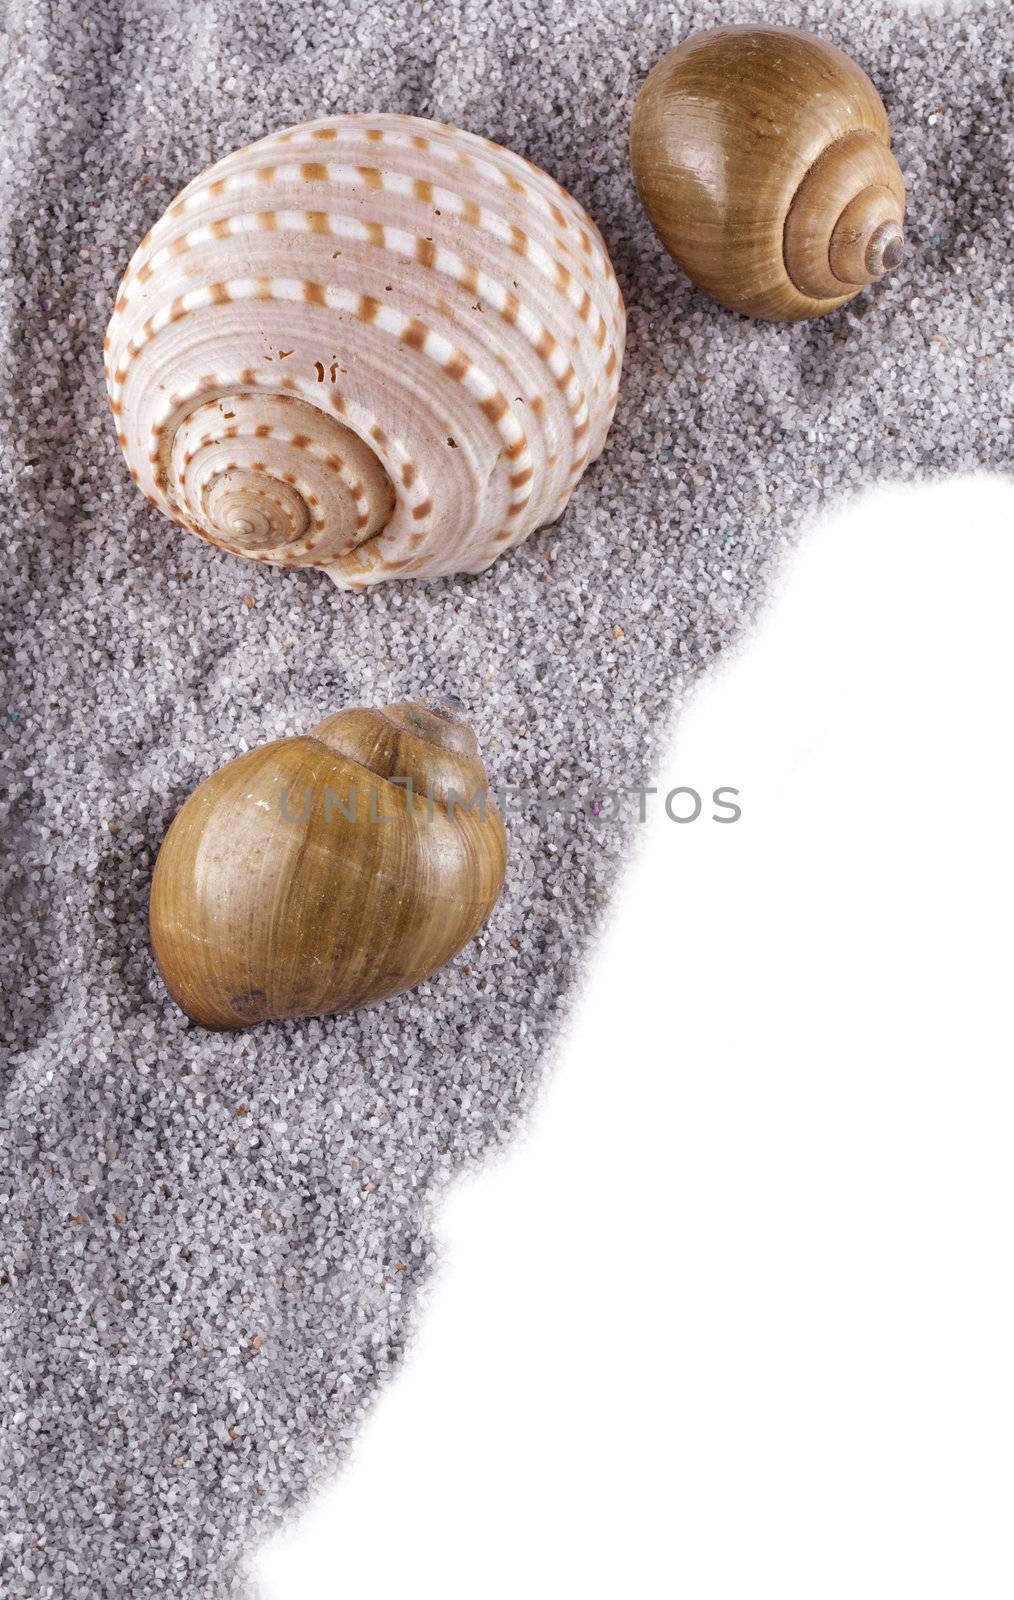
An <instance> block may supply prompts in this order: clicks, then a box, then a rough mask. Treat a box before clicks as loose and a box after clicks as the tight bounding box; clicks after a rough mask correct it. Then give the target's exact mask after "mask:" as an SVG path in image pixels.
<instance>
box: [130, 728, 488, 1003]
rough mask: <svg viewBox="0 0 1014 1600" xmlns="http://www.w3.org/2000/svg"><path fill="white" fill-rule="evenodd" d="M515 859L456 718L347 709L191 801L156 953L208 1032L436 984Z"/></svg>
mask: <svg viewBox="0 0 1014 1600" xmlns="http://www.w3.org/2000/svg"><path fill="white" fill-rule="evenodd" d="M506 862H507V839H506V834H505V832H504V826H503V822H502V821H501V819H500V813H499V812H498V810H497V808H496V805H495V803H494V801H493V798H492V796H491V794H490V792H489V785H488V782H487V779H486V773H485V769H484V767H483V764H482V760H481V758H480V756H479V747H478V744H477V742H476V738H475V735H474V733H473V732H472V730H471V728H470V727H469V726H468V724H467V723H466V722H464V721H463V720H462V719H461V718H460V717H459V716H458V715H457V713H456V712H454V711H452V710H450V709H449V708H447V707H442V706H439V705H437V706H432V705H427V704H425V703H422V702H407V703H404V704H399V705H391V706H386V707H385V708H384V709H383V710H382V711H376V710H361V709H355V710H348V711H341V712H339V713H337V715H335V716H331V717H327V718H325V720H324V721H323V722H321V723H318V725H317V726H316V727H315V728H314V729H312V731H311V732H310V733H309V734H307V735H305V736H304V737H301V738H289V739H280V740H276V741H274V742H273V743H271V744H266V745H261V746H260V747H258V748H256V749H253V750H249V751H247V752H246V754H245V755H241V756H239V757H238V758H237V759H236V760H235V761H230V762H229V764H228V765H227V766H225V767H222V768H221V769H220V770H219V771H218V772H216V773H214V774H213V775H212V776H211V777H210V778H208V779H206V780H205V782H204V783H202V784H201V785H200V786H199V787H198V788H197V789H195V790H194V792H193V794H191V796H190V797H189V799H188V800H187V801H186V802H185V804H184V805H183V808H182V810H181V811H180V812H179V814H178V815H177V817H176V818H175V820H174V822H173V823H172V825H171V827H170V829H169V831H168V833H167V834H166V837H165V839H164V841H163V844H162V848H161V850H160V851H159V856H158V860H157V862H156V864H155V875H154V879H153V881H152V889H151V905H150V926H151V940H152V947H153V949H154V952H155V958H156V960H157V962H158V965H159V968H160V970H161V973H162V976H163V978H164V979H165V983H166V987H167V988H168V990H169V992H170V994H171V995H172V997H173V999H174V1000H176V1002H177V1003H178V1004H179V1005H180V1006H181V1007H182V1009H183V1010H184V1011H185V1012H186V1013H187V1015H188V1016H189V1017H191V1018H192V1019H193V1020H194V1021H195V1022H197V1023H200V1024H201V1025H202V1026H203V1027H205V1028H214V1029H235V1028H246V1027H250V1026H251V1025H252V1024H254V1023H257V1022H263V1021H265V1020H266V1019H267V1018H271V1017H273V1018H280V1017H310V1016H324V1015H327V1014H330V1013H332V1012H338V1011H349V1010H351V1009H352V1008H353V1007H357V1006H366V1005H372V1004H373V1003H375V1002H376V1001H378V1000H384V999H387V998H388V996H390V995H394V994H398V993H400V991H401V990H403V989H408V988H411V987H412V986H413V985H414V984H417V983H421V982H422V981H423V979H424V978H427V977H429V976H430V974H431V973H433V972H435V971H436V970H437V968H438V967H441V966H443V964H444V963H445V962H446V961H449V960H450V959H451V957H452V956H453V955H455V954H456V953H457V952H458V951H459V950H460V949H461V947H462V946H463V945H464V944H467V943H468V941H469V939H471V938H472V937H473V936H474V935H475V934H476V933H478V931H479V929H480V928H481V927H482V925H483V923H484V922H485V921H486V918H487V917H488V916H489V914H490V912H491V911H492V909H493V907H494V905H495V904H496V901H497V898H498V896H499V894H500V890H501V888H502V886H503V879H504V871H505V868H506Z"/></svg>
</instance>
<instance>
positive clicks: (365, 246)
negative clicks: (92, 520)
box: [105, 115, 625, 589]
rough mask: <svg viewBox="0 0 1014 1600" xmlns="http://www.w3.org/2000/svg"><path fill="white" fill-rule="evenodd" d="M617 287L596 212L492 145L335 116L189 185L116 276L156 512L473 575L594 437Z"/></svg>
mask: <svg viewBox="0 0 1014 1600" xmlns="http://www.w3.org/2000/svg"><path fill="white" fill-rule="evenodd" d="M624 331H625V316H624V308H623V300H622V297H621V295H620V291H619V286H618V284H617V282H616V277H615V275H614V273H613V270H612V266H611V264H610V261H609V257H608V255H607V253H606V250H605V246H604V245H603V243H602V240H601V238H600V236H599V234H598V231H597V230H596V228H595V225H594V223H592V222H591V220H590V218H589V217H588V216H587V214H586V213H585V212H584V211H583V210H582V208H581V207H580V206H579V205H578V204H577V202H576V201H575V200H574V199H573V198H572V197H571V196H570V195H568V194H567V192H566V191H565V190H564V189H562V188H561V187H560V186H559V184H557V183H555V182H554V181H553V180H552V179H551V178H549V177H548V176H547V175H546V174H545V173H544V172H542V171H540V170H539V169H538V168H537V167H534V166H532V165H531V164H530V163H529V162H527V161H525V160H524V159H523V158H522V157H520V156H518V155H515V154H513V153H512V152H511V151H508V150H505V149H503V148H502V147H501V146H499V145H496V144H493V143H492V142H491V141H489V140H487V139H482V138H479V137H477V136H476V135H473V134H469V133H465V132H462V131H461V130H460V129H457V128H451V127H448V126H446V125H444V124H439V123H433V122H428V121H424V120H422V119H420V118H416V117H404V116H392V115H377V116H344V117H330V118H327V119H325V120H322V121H319V122H312V123H306V124H304V125H302V126H300V127H296V128H290V129H288V130H287V131H285V132H282V133H277V134H273V135H271V136H270V137H268V138H266V139H262V140H260V141H259V142H258V143H257V144H253V145H250V146H248V147H247V148H246V149H243V150H239V151H237V152H235V153H234V154H232V155H229V156H226V157H225V159H224V160H222V161H219V162H218V163H217V164H216V165H215V166H213V167H211V168H209V169H208V171H207V172H205V173H203V174H202V175H201V176H200V177H198V178H196V179H195V180H194V181H193V183H191V184H190V185H189V186H188V187H187V188H186V189H184V190H183V192H182V194H181V195H180V196H179V198H178V199H177V200H175V201H174V202H173V204H172V205H171V206H170V207H169V209H168V210H167V211H166V213H165V215H164V216H163V217H162V218H161V219H160V220H159V221H158V222H157V223H156V224H155V226H154V227H153V228H152V230H151V232H150V233H149V234H148V235H147V237H146V238H145V239H144V240H143V241H142V243H141V245H140V247H139V248H138V250H137V251H136V253H135V255H134V257H133V260H132V261H131V263H130V266H129V268H128V270H127V273H126V275H125V277H124V279H123V282H122V284H121V287H120V291H119V295H118V298H117V301H116V307H115V310H114V312H113V316H112V320H111V322H110V324H109V330H108V333H107V336H106V341H105V370H106V382H107V386H108V390H109V398H110V403H111V405H112V408H113V412H114V415H115V417H116V422H117V428H118V435H119V440H120V444H121V446H122V447H123V451H124V454H125V455H126V458H127V462H128V464H129V466H130V469H131V476H132V477H133V478H134V479H135V481H136V482H137V483H138V484H139V486H140V488H141V489H142V490H143V492H144V493H145V495H146V496H147V497H148V499H149V500H151V501H152V503H153V504H154V505H156V506H157V507H158V509H159V510H160V511H163V512H164V513H165V514H166V515H167V516H169V517H171V518H172V519H173V520H174V521H175V522H178V523H179V524H181V526H183V527H185V528H188V529H190V531H191V532H193V533H196V534H199V535H200V536H201V537H202V538H205V539H208V540H210V541H211V542H212V543H213V544H216V545H219V546H221V547H223V548H224V549H227V550H231V551H234V552H236V553H237V554H240V555H246V556H249V557H251V558H252V559H253V560H255V561H264V562H273V563H275V564H277V565H281V566H316V567H322V568H324V569H325V570H326V571H327V572H328V573H329V574H330V575H331V576H332V577H333V578H334V579H335V581H336V582H337V583H339V584H340V585H341V586H342V587H343V588H352V589H360V588H364V587H366V586H367V585H368V584H373V583H379V582H382V581H383V580H384V579H387V578H395V577H409V576H424V577H435V576H440V575H446V574H451V573H457V572H479V571H482V570H483V568H485V567H487V566H489V564H490V563H491V562H492V561H494V560H495V559H496V557H497V556H498V555H500V554H501V553H502V552H503V551H504V550H505V549H507V548H509V547H510V546H511V545H515V544H518V543H520V542H521V540H523V539H525V538H526V537H527V536H528V535H529V534H530V533H532V532H533V531H534V530H535V529H536V528H539V527H543V526H544V525H545V524H546V523H549V522H552V521H555V520H556V518H557V517H559V516H560V515H561V513H562V511H563V509H564V507H565V506H566V504H567V501H568V499H569V497H570V494H571V491H572V490H573V488H574V486H575V484H576V483H577V481H578V479H579V478H580V476H581V474H582V472H583V471H584V469H585V467H586V466H587V465H588V463H589V462H590V461H593V460H594V459H595V457H596V456H597V455H598V454H599V452H600V451H601V450H602V447H603V444H604V442H605V437H606V433H607V431H608V428H609V424H610V422H611V420H612V416H613V411H614V409H615V405H616V392H617V384H618V382H619V374H620V362H621V360H622V356H623V341H624Z"/></svg>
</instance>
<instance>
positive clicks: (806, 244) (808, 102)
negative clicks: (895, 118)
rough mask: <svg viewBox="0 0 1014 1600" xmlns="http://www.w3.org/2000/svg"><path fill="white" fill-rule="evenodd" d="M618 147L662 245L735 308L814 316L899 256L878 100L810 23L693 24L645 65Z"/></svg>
mask: <svg viewBox="0 0 1014 1600" xmlns="http://www.w3.org/2000/svg"><path fill="white" fill-rule="evenodd" d="M630 152H631V161H632V163H633V169H634V179H635V181H636V183H637V187H638V191H639V192H640V196H641V199H642V201H643V203H644V207H645V210H646V211H647V213H648V216H649V217H650V219H651V222H652V224H653V226H654V228H655V230H656V232H657V233H658V235H659V237H660V238H661V240H662V242H663V244H664V245H665V246H666V249H667V250H668V251H669V252H670V254H671V255H673V256H674V257H675V258H676V260H677V261H678V262H679V265H680V266H681V267H682V268H683V271H684V272H685V273H686V274H687V276H688V277H689V278H692V279H693V281H694V283H696V284H697V285H698V286H699V287H700V288H702V289H704V290H706V291H707V293H708V294H710V295H711V296H712V297H713V298H714V299H715V300H718V301H719V302H720V303H721V304H722V305H725V306H728V307H730V309H732V310H733V311H741V312H745V313H747V314H748V315H749V316H754V317H765V318H768V319H770V320H772V321H780V320H783V319H784V320H789V321H794V320H798V319H800V318H803V317H815V316H820V315H821V314H822V313H823V312H825V311H832V310H834V309H835V307H836V306H840V305H844V304H845V302H846V301H847V300H851V299H852V297H853V295H856V294H858V293H859V292H860V290H861V289H863V288H864V287H865V285H866V284H869V283H873V282H875V281H876V280H877V279H878V278H881V277H882V276H883V275H884V274H885V273H886V272H888V271H890V270H891V268H893V267H895V266H897V265H898V263H899V261H900V260H901V257H902V253H903V249H904V239H903V235H902V222H903V219H904V215H905V184H904V180H903V178H902V175H901V171H900V169H899V167H898V163H897V162H896V161H895V159H894V157H893V155H892V154H891V149H890V132H889V129H888V126H887V115H886V113H885V111H884V107H883V105H882V104H881V101H880V98H879V96H878V94H877V92H876V90H875V89H874V87H873V85H872V83H871V82H870V80H869V78H868V77H867V76H866V74H865V73H864V72H863V71H862V70H861V69H860V68H859V67H858V66H857V65H856V63H855V62H854V61H852V60H850V59H849V57H848V56H847V55H844V54H843V53H842V51H841V50H838V49H836V48H835V46H834V45H831V44H827V43H826V42H825V41H824V40H822V39H817V38H814V36H813V35H812V34H808V33H803V32H800V31H799V30H798V29H795V28H774V27H729V28H716V29H713V30H711V31H709V32H705V33H697V34H693V35H692V36H691V37H690V38H689V39H686V40H684V42H683V43H682V44H681V45H679V46H678V48H677V49H675V50H672V51H670V53H669V54H668V55H667V56H664V57H663V59H662V60H661V61H659V62H658V64H657V65H656V66H655V67H654V68H653V69H652V71H651V73H650V74H649V76H648V78H647V81H646V82H645V84H644V87H643V88H642V90H641V93H640V95H639V96H638V99H637V104H636V106H635V107H634V117H633V122H632V124H631V130H630Z"/></svg>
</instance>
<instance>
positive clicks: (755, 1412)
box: [257, 479, 1014, 1600]
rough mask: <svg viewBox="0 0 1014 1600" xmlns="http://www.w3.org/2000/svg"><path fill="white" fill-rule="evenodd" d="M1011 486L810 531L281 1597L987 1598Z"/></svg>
mask: <svg viewBox="0 0 1014 1600" xmlns="http://www.w3.org/2000/svg"><path fill="white" fill-rule="evenodd" d="M1012 533H1014V487H1012V486H1011V485H1010V484H1009V483H1003V482H1001V481H1000V480H999V479H992V480H987V479H981V480H965V481H963V482H957V481H954V482H951V483H949V484H946V485H944V486H942V487H929V486H927V487H924V488H918V489H913V488H907V489H904V490H902V489H895V490H890V491H888V490H882V489H881V490H876V491H871V492H870V493H868V494H866V495H865V496H864V497H863V498H861V499H859V500H856V501H853V502H852V503H851V504H850V506H849V507H848V509H847V510H845V511H843V512H840V513H838V514H836V515H835V516H834V517H833V518H831V519H830V520H829V521H828V522H826V523H825V524H823V525H822V526H820V527H819V528H816V529H814V530H812V531H811V532H810V534H809V535H808V536H807V537H806V539H805V540H804V543H803V545H802V547H801V549H800V550H799V551H797V552H796V554H795V555H793V556H792V557H791V559H790V561H789V563H788V565H787V568H786V575H785V579H784V582H783V585H782V588H781V591H780V594H779V597H778V599H777V601H776V602H775V603H774V604H773V605H772V607H771V608H770V609H769V610H768V612H767V614H766V615H765V616H764V617H763V618H762V619H761V621H760V623H759V624H758V626H757V628H756V629H755V631H754V632H753V634H752V636H751V638H750V639H749V641H748V642H747V644H746V645H745V646H744V647H743V649H742V650H741V651H740V652H739V654H738V655H737V656H736V657H735V658H734V659H732V660H731V661H729V662H727V663H726V664H725V665H724V667H723V668H722V669H721V671H719V672H717V673H716V674H715V675H714V676H712V677H711V678H710V679H709V680H708V681H707V682H706V684H705V685H704V686H703V687H702V689H701V690H700V692H699V694H698V697H697V699H696V701H695V703H694V705H693V706H692V708H691V709H690V711H689V712H688V713H687V714H686V715H685V716H684V718H683V719H682V721H681V722H680V724H679V726H678V727H677V728H676V730H675V737H674V739H673V742H672V745H671V747H670V749H669V751H668V754H667V756H666V758H665V761H664V764H663V769H662V771H661V773H660V774H659V775H658V777H657V780H656V781H657V782H658V784H659V787H660V788H662V789H663V792H664V790H665V789H666V788H669V787H671V786H672V785H674V784H676V783H686V784H691V785H694V786H695V787H697V788H699V789H701V790H702V791H703V792H705V793H708V792H710V790H711V789H712V788H713V787H714V786H715V785H717V784H733V785H735V786H736V787H738V788H739V789H740V790H741V791H742V806H743V818H742V820H741V821H740V822H739V823H737V824H735V825H734V826H731V827H730V826H719V825H716V824H714V823H712V822H710V821H709V820H708V817H709V815H710V810H711V808H710V807H706V808H705V812H704V815H703V816H702V818H701V820H700V821H698V822H697V823H695V824H694V825H692V826H686V827H680V826H677V825H676V824H674V823H672V822H670V821H668V820H667V819H666V818H665V816H664V814H663V813H662V811H661V810H660V809H659V808H658V807H656V810H655V812H654V813H653V818H652V821H651V822H650V824H649V825H647V826H646V827H645V828H644V829H643V830H642V832H641V851H640V854H639V856H638V857H637V858H636V859H635V860H634V861H633V863H632V864H631V867H630V869H629V870H628V873H627V876H626V878H625V880H624V883H623V885H622V888H621V891H620V893H619V894H618V896H617V897H616V899H615V901H614V903H613V905H612V908H611V915H610V922H609V930H608V934H607V936H606V938H605V940H604V941H603V943H602V944H601V946H600V948H599V949H598V950H597V951H596V953H595V955H594V958H593V959H592V960H591V961H590V962H589V964H588V968H587V979H586V984H585V988H584V992H583V995H582V996H581V997H580V999H579V1000H578V1001H576V1002H575V1004H574V1007H573V1012H572V1016H573V1022H572V1029H571V1032H570V1034H569V1036H568V1038H567V1039H566V1040H565V1041H564V1043H563V1045H562V1046H561V1049H560V1051H559V1055H558V1060H557V1062H556V1064H555V1067H554V1070H553V1071H552V1073H551V1074H550V1075H549V1078H548V1084H547V1089H546V1092H545V1094H544V1096H543V1100H542V1104H541V1106H540V1110H539V1113H538V1115H537V1116H536V1118H535V1120H534V1122H533V1124H532V1127H531V1129H530V1132H529V1133H528V1135H527V1136H526V1137H524V1138H522V1139H521V1140H519V1141H518V1142H517V1143H516V1144H515V1146H514V1148H513V1151H512V1152H511V1153H510V1155H509V1156H508V1157H507V1158H505V1159H503V1160H501V1161H500V1162H498V1163H496V1164H494V1165H493V1166H491V1167H487V1168H486V1169H485V1171H484V1172H483V1173H482V1174H481V1175H480V1176H479V1177H477V1178H470V1179H468V1180H466V1181H464V1182H462V1183H461V1184H460V1185H459V1186H458V1187H457V1188H456V1189H455V1190H454V1191H452V1193H451V1195H450V1196H449V1199H448V1202H447V1204H446V1205H445V1207H444V1209H443V1210H442V1212H441V1214H440V1239H441V1252H442V1258H443V1263H444V1264H443V1267H442V1270H441V1272H440V1274H439V1276H438V1278H437V1280H436V1283H435V1285H434V1287H433V1289H432V1290H431V1292H430V1294H429V1297H428V1303H427V1306H426V1308H425V1310H424V1312H423V1316H422V1319H421V1323H420V1331H419V1334H418V1336H417V1338H416V1340H415V1343H414V1346H413V1348H412V1350H411V1352H410V1354H409V1357H408V1359H407V1363H406V1366H405V1368H404V1370H403V1372H402V1374H401V1375H400V1376H399V1377H398V1378H397V1380H396V1381H395V1382H394V1383H393V1384H392V1385H391V1386H390V1387H389V1389H388V1390H387V1391H386V1393H385V1394H384V1395H383V1397H382V1398H381V1400H380V1401H379V1403H378V1405H377V1407H376V1409H375V1411H374V1413H373V1415H372V1418H371V1420H370V1421H369V1422H368V1424H367V1426H366V1428H365V1430H364V1431H363V1434H362V1435H361V1442H360V1444H359V1446H358V1449H357V1453H356V1456H355V1458H354V1459H353V1462H352V1464H351V1466H350V1467H349V1468H348V1470H347V1471H346V1472H345V1473H343V1474H342V1475H341V1476H339V1477H338V1478H337V1479H336V1481H335V1483H334V1485H333V1487H332V1488H331V1489H330V1490H329V1491H328V1492H327V1494H326V1495H324V1496H323V1497H322V1498H321V1500H320V1501H319V1502H318V1503H317V1504H316V1505H315V1506H314V1507H313V1508H312V1509H311V1511H310V1512H309V1514H308V1515H307V1516H306V1517H305V1518H304V1519H303V1520H302V1521H301V1522H300V1523H299V1524H298V1525H297V1526H296V1527H295V1528H294V1529H293V1530H292V1531H291V1532H290V1533H289V1534H288V1535H287V1536H286V1537H285V1538H284V1539H281V1540H278V1541H275V1542H274V1543H273V1544H272V1545H270V1546H269V1547H267V1548H266V1549H265V1550H264V1551H263V1552H261V1554H260V1556H259V1558H258V1562H257V1570H258V1573H259V1576H260V1579H261V1583H262V1592H263V1595H264V1597H265V1600H297V1597H298V1600H325V1597H327V1600H332V1597H334V1600H337V1597H338V1596H342V1597H344V1596H347V1595H359V1596H368V1597H371V1600H388V1597H390V1600H395V1597H398V1600H403V1597H404V1595H405V1594H407V1593H410V1594H412V1595H413V1596H417V1597H419V1600H426V1597H428V1596H438V1595H439V1596H441V1597H442V1600H479V1597H481V1600H499V1597H501V1596H503V1597H507V1596H510V1597H512V1600H514V1597H516V1596H525V1597H526V1600H542V1597H543V1596H545V1597H546V1600H550V1597H552V1600H557V1597H569V1596H580V1597H581V1600H597V1597H599V1596H602V1597H605V1596H610V1597H611V1596H616V1595H623V1596H627V1595H631V1596H642V1595H643V1596H649V1597H655V1596H667V1595H672V1596H674V1597H676V1596H678V1597H679V1600H759V1597H767V1596H770V1597H772V1600H837V1597H842V1600H846V1597H847V1600H859V1597H862V1600H907V1597H912V1600H936V1597H940V1600H944V1597H946V1600H993V1597H996V1600H1000V1597H1001V1596H1002V1597H1003V1600H1010V1596H1011V1594H1012V1593H1014V1548H1012V1539H1011V1507H1012V1504H1014V1290H1012V1275H1011V1243H1012V1238H1011V1235H1012V1220H1014V1205H1012V1202H1014V1115H1012V1113H1014V1087H1012V1076H1011V1069H1012V1053H1011V1043H1010V1006H1011V983H1010V977H1011V959H1010V958H1011V949H1010V937H1009V915H1010V913H1009V907H1010V900H1011V880H1012V850H1011V832H1010V805H1011V794H1012V784H1011V778H1012V757H1011V732H1010V730H1011V609H1012V596H1014V540H1012Z"/></svg>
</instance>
